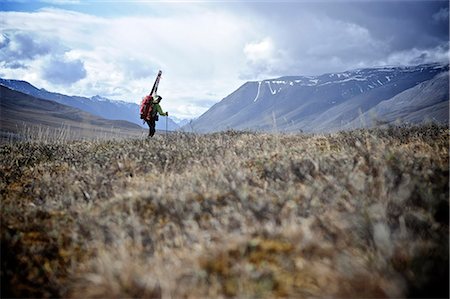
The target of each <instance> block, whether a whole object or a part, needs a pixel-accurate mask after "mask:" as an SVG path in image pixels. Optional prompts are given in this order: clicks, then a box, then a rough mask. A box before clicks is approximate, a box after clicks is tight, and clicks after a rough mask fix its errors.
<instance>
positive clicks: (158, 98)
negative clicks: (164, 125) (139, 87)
mask: <svg viewBox="0 0 450 299" xmlns="http://www.w3.org/2000/svg"><path fill="white" fill-rule="evenodd" d="M161 100H162V97H161V96H158V95H156V96H155V99H154V100H153V102H154V103H156V104H159V102H161Z"/></svg>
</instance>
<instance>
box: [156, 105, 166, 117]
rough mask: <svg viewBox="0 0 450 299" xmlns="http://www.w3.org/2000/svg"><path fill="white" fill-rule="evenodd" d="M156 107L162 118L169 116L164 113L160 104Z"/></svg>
mask: <svg viewBox="0 0 450 299" xmlns="http://www.w3.org/2000/svg"><path fill="white" fill-rule="evenodd" d="M155 106H156V112H158V113H159V115H161V116H167V115H169V113H167V112H163V111H162V109H161V106H160V105H159V104H156V105H155Z"/></svg>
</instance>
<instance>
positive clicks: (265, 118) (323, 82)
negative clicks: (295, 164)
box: [185, 64, 449, 132]
mask: <svg viewBox="0 0 450 299" xmlns="http://www.w3.org/2000/svg"><path fill="white" fill-rule="evenodd" d="M448 69H449V67H448V64H447V65H439V64H426V65H419V66H414V67H380V68H367V69H358V70H352V71H346V72H342V73H333V74H324V75H320V76H290V77H281V78H278V79H269V80H263V81H258V82H247V83H245V84H244V85H242V86H241V87H240V88H238V89H237V90H236V91H235V92H233V93H232V94H230V95H229V96H227V97H226V98H224V99H223V100H222V101H220V102H219V103H217V104H215V105H214V106H213V107H211V108H210V109H209V110H208V111H206V112H205V113H204V114H203V115H201V116H200V117H199V118H198V119H196V120H195V121H193V122H192V123H191V124H190V126H189V127H187V126H186V127H185V129H186V130H190V129H191V128H192V129H193V130H194V131H196V132H214V131H221V130H227V129H238V130H246V129H250V130H257V131H286V132H295V131H299V130H302V131H307V132H329V131H336V130H339V129H344V128H347V127H349V126H350V124H352V125H356V124H357V122H356V120H357V119H358V117H359V116H361V114H364V113H366V112H368V111H369V110H371V109H372V108H374V107H376V106H377V105H379V104H380V103H383V104H382V106H384V108H385V109H379V110H377V112H378V115H377V117H378V118H380V119H389V120H390V121H394V120H393V119H391V118H390V117H392V116H394V115H393V114H391V116H389V117H387V116H385V115H383V114H380V113H382V112H383V111H389V110H390V108H389V107H386V105H389V103H392V104H393V103H394V102H395V101H391V102H390V101H388V100H390V99H392V98H393V97H395V96H397V95H398V94H400V93H402V92H404V91H406V90H409V89H412V90H411V91H410V93H409V95H410V96H412V95H413V94H416V93H417V92H419V91H420V89H417V88H415V87H416V86H417V85H419V84H421V83H422V82H426V81H429V80H431V79H433V78H434V77H435V76H436V75H439V74H442V73H447V72H448ZM442 80H444V81H445V78H444V77H443V78H442ZM446 80H447V82H448V77H447V79H446ZM430 84H431V83H430ZM414 88H415V89H414ZM434 88H440V89H441V90H439V91H438V90H436V91H435V92H434V95H432V94H431V93H429V92H428V93H422V94H421V97H417V99H416V100H415V102H414V105H415V106H416V107H419V106H420V107H422V108H421V109H420V110H415V111H410V112H411V113H414V116H412V115H411V116H408V115H406V114H404V113H403V114H401V115H398V116H401V118H402V119H404V120H408V121H411V122H414V123H419V122H421V121H425V120H427V119H433V115H434V114H433V113H434V112H433V113H431V111H435V108H433V107H431V106H427V105H434V104H433V103H436V102H439V103H440V104H439V105H440V106H442V107H441V108H442V109H444V108H445V105H447V107H448V83H447V87H445V82H443V83H442V84H439V85H435V86H434V87H432V89H434ZM446 92H447V93H446ZM428 96H438V97H439V99H434V100H432V101H430V100H429V99H428V98H426V97H428ZM445 103H447V104H445ZM380 107H381V106H380ZM403 108H404V107H403ZM403 108H402V109H403ZM408 111H409V110H408ZM383 113H384V112H383ZM430 113H431V114H430ZM436 120H438V121H442V122H447V121H448V114H447V116H445V115H443V117H440V118H439V119H436Z"/></svg>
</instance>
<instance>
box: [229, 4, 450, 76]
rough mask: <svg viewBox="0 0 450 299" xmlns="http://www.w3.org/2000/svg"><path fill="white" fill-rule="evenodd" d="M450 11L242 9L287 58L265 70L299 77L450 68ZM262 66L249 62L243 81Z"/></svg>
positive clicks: (407, 7)
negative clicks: (403, 67)
mask: <svg viewBox="0 0 450 299" xmlns="http://www.w3.org/2000/svg"><path fill="white" fill-rule="evenodd" d="M231 6H232V4H230V7H231ZM448 7H449V4H448V2H447V1H316V2H311V1H298V2H292V1H288V2H279V3H276V4H274V3H248V4H246V5H244V6H243V9H245V10H247V11H248V12H249V13H251V14H253V15H255V16H256V17H257V19H259V20H263V21H261V23H260V24H259V26H260V28H261V36H262V37H261V38H263V37H264V35H266V36H269V37H270V38H271V39H272V40H273V44H274V47H275V48H276V49H278V51H274V52H277V53H283V54H284V56H285V57H284V58H283V59H282V61H278V62H277V64H276V65H271V66H268V65H264V67H265V69H271V70H272V71H273V72H272V74H273V75H282V74H293V75H294V74H317V73H323V72H329V71H336V70H344V69H351V68H355V67H367V66H374V65H383V64H415V63H426V62H431V61H433V60H435V61H436V60H438V61H442V60H445V61H447V62H448V56H447V55H446V52H448V40H449V30H448ZM234 9H236V7H234ZM286 58H287V59H286ZM261 63H264V62H263V61H261V62H259V61H258V63H255V62H254V61H251V60H250V61H249V62H248V63H247V69H246V70H245V71H244V72H242V74H241V76H242V77H246V78H247V77H248V78H251V77H252V76H253V77H256V76H257V74H258V73H260V72H261V71H264V70H265V69H264V68H261Z"/></svg>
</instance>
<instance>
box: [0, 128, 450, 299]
mask: <svg viewBox="0 0 450 299" xmlns="http://www.w3.org/2000/svg"><path fill="white" fill-rule="evenodd" d="M448 146H449V130H448V127H441V126H435V125H426V126H421V127H403V128H394V127H391V128H388V129H384V130H378V129H377V130H359V131H351V132H343V133H337V134H332V135H300V134H299V135H276V134H256V133H249V132H233V131H230V132H226V133H220V134H211V135H190V134H173V135H169V136H167V137H166V138H165V137H164V136H156V138H155V139H153V140H136V139H135V140H118V141H114V140H107V141H69V142H20V143H14V142H13V143H9V144H6V145H3V146H1V147H0V160H1V163H0V165H1V166H0V196H1V241H2V242H1V254H2V261H1V275H2V277H1V279H2V285H1V288H2V296H7V297H9V296H25V297H78V298H87V297H89V298H123V297H133V298H138V297H143V298H152V297H154V298H160V297H163V298H170V297H173V298H180V297H187V298H200V297H201V298H205V297H211V298H215V297H217V298H221V297H244V298H273V297H294V298H305V297H405V296H409V297H414V296H427V297H448V277H449V276H448V270H449V267H448V265H449V260H448V245H449V244H448V237H449V226H448V225H449V220H448V219H449V218H448V207H449V206H448V204H449V192H448V180H449V168H448V167H449V164H448V163H449V161H448V158H449V155H448V154H449V147H448Z"/></svg>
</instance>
